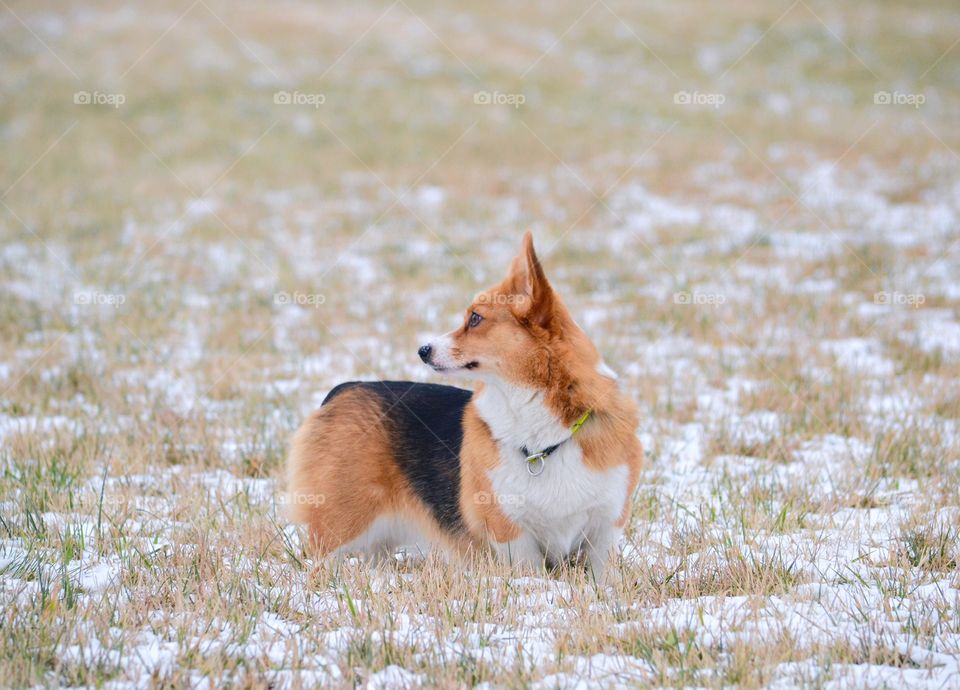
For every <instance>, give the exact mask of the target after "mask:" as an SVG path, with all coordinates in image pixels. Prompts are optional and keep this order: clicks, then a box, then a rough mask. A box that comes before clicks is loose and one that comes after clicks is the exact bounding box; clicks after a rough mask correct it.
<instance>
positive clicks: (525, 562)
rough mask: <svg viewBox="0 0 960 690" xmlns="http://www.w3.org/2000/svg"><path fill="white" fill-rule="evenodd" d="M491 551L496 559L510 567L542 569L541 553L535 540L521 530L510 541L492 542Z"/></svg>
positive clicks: (528, 533)
mask: <svg viewBox="0 0 960 690" xmlns="http://www.w3.org/2000/svg"><path fill="white" fill-rule="evenodd" d="M492 545H493V550H494V551H495V552H496V554H497V557H498V558H499V559H500V560H501V561H502V562H503V563H507V564H508V565H510V566H511V567H521V568H527V567H528V568H531V569H538V568H541V567H543V560H544V556H543V551H542V550H541V548H540V544H539V543H538V542H537V540H536V538H535V537H534V536H533V535H532V534H530V532H529V531H527V530H523V531H522V532H520V535H519V536H518V537H517V538H515V539H512V540H510V541H504V542H497V541H493V542H492Z"/></svg>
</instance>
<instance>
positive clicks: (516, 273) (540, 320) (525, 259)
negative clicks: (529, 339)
mask: <svg viewBox="0 0 960 690" xmlns="http://www.w3.org/2000/svg"><path fill="white" fill-rule="evenodd" d="M507 281H508V283H509V284H510V288H511V292H512V293H513V294H515V295H520V296H523V297H526V298H527V299H525V300H523V301H522V302H519V303H517V304H515V305H514V306H515V312H516V314H517V315H518V316H521V317H522V318H525V319H526V320H528V321H530V322H531V323H535V324H537V325H538V326H540V327H542V328H546V327H547V326H548V324H549V322H550V317H551V315H552V314H553V288H551V287H550V283H549V282H548V281H547V276H546V275H545V274H544V272H543V266H541V265H540V260H539V259H538V258H537V253H536V252H535V251H534V249H533V233H531V232H530V231H529V230H527V231H526V232H525V233H524V234H523V245H522V246H521V247H520V253H519V254H517V255H516V256H515V257H513V261H512V262H511V263H510V272H509V273H508V274H507Z"/></svg>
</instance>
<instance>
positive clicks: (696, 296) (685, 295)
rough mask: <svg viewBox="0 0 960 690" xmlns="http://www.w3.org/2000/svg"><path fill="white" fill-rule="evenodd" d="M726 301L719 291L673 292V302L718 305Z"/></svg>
mask: <svg viewBox="0 0 960 690" xmlns="http://www.w3.org/2000/svg"><path fill="white" fill-rule="evenodd" d="M726 301H727V298H726V296H725V295H724V294H723V293H720V292H696V291H694V292H689V291H687V290H681V291H680V292H675V293H673V303H674V304H683V305H694V306H708V307H718V306H720V305H721V304H724V303H725V302H726Z"/></svg>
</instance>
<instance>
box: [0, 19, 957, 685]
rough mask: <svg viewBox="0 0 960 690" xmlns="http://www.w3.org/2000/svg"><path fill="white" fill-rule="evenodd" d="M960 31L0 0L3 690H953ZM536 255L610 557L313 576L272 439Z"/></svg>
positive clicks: (331, 570)
mask: <svg viewBox="0 0 960 690" xmlns="http://www.w3.org/2000/svg"><path fill="white" fill-rule="evenodd" d="M958 36H960V12H958V10H957V7H956V6H955V5H954V4H951V3H948V2H931V3H923V4H922V5H918V4H917V3H900V2H889V3H883V4H882V5H876V4H874V3H853V4H849V3H844V4H843V5H842V6H835V5H834V4H833V3H825V2H817V3H814V2H807V1H806V0H798V2H794V3H793V4H790V3H789V2H784V3H769V2H760V1H753V0H749V1H748V2H745V3H736V4H735V5H732V4H729V3H710V2H705V1H703V2H694V1H689V0H685V1H684V2H677V3H670V4H667V5H665V6H662V7H657V8H649V7H644V6H643V5H642V4H641V3H628V2H613V1H612V0H598V1H597V2H595V3H593V4H592V5H591V4H589V3H573V2H559V3H539V4H536V5H533V4H530V5H518V4H517V3H503V2H493V3H486V4H483V5H474V4H472V3H441V4H436V5H428V4H421V3H418V2H412V1H408V0H397V2H394V3H392V4H390V3H376V4H371V3H361V4H358V5H353V4H343V5H342V6H341V7H327V6H325V5H323V6H321V5H315V4H312V3H307V2H301V1H300V0H284V1H281V2H277V3H256V2H252V1H246V0H244V1H241V2H232V3H226V2H213V1H212V0H196V1H195V2H192V4H191V2H189V1H188V0H183V1H181V2H167V3H146V4H135V5H130V4H124V3H118V2H113V0H106V1H104V2H97V3H91V4H79V3H67V2H51V1H48V0H38V1H36V2H29V3H28V2H8V3H0V40H2V44H3V46H4V48H3V52H2V67H3V69H2V70H0V92H2V99H0V138H2V141H3V156H2V157H0V158H2V162H0V242H2V244H0V477H2V479H0V608H2V616H0V686H3V687H59V686H91V687H109V688H124V689H125V688H134V687H188V686H194V687H224V686H242V687H256V688H261V687H316V686H323V687H353V686H356V685H362V686H366V687H375V688H376V687H380V688H387V687H416V686H421V685H423V686H429V687H458V686H460V687H474V686H479V687H485V688H495V687H496V688H499V687H534V688H544V689H547V688H574V687H584V688H586V687H594V686H597V687H662V686H667V687H678V686H693V687H714V688H719V687H729V686H739V687H744V688H756V687H770V688H792V687H824V688H862V687H877V688H881V687H887V688H903V687H929V688H948V687H960V570H958V567H957V565H958V559H960V547H958V542H960V429H958V421H960V288H958V276H960V153H958V152H960V133H958V130H957V128H956V122H957V117H958V113H960V45H958V40H957V37H958ZM528 227H529V228H532V229H533V231H534V233H535V235H536V238H537V242H538V246H539V248H540V251H541V254H542V255H543V258H544V262H545V264H546V268H547V271H548V274H549V275H550V276H551V277H552V279H553V280H554V282H555V284H556V285H557V286H558V287H559V289H560V290H561V291H562V292H563V294H564V295H565V297H566V299H567V302H568V304H569V305H570V307H571V309H572V311H573V312H574V315H575V316H576V317H577V319H578V321H579V322H580V323H581V324H582V325H583V326H584V328H586V330H588V332H589V333H590V334H591V335H592V336H593V337H594V339H595V341H596V342H597V343H598V345H599V347H600V349H601V350H602V351H603V353H604V357H605V359H606V361H607V362H608V363H610V364H611V365H612V366H613V367H614V368H615V369H616V370H618V371H619V373H620V380H621V382H622V385H623V386H625V387H626V388H627V389H628V390H630V391H631V392H632V393H633V394H634V395H635V397H636V399H637V401H638V402H639V404H640V406H641V410H642V422H641V436H642V440H643V443H644V447H645V448H646V451H647V464H646V466H645V469H644V472H643V475H642V478H641V485H640V488H639V490H638V492H637V495H636V497H635V510H634V515H633V519H632V521H631V523H630V525H629V529H628V532H627V536H626V539H625V541H624V543H623V544H622V548H621V551H620V557H619V559H618V562H617V564H616V568H615V570H616V573H617V575H618V579H619V584H618V585H617V586H615V587H613V588H610V589H600V590H598V589H597V588H596V587H594V586H593V585H592V584H591V583H590V582H588V581H586V579H585V578H584V577H582V576H581V575H579V574H578V573H572V572H564V573H559V574H555V575H550V576H543V577H519V578H518V577H513V578H511V577H509V576H508V573H506V572H504V571H503V570H502V569H501V568H499V567H498V566H496V565H494V564H487V563H477V564H474V565H473V566H471V567H470V568H465V567H464V566H463V565H462V564H459V563H456V562H454V563H446V562H443V561H442V560H441V559H429V560H428V561H427V562H422V561H416V560H413V559H408V558H405V557H404V556H403V555H402V554H401V555H399V556H398V559H397V563H396V564H395V565H394V564H391V565H390V566H389V567H386V566H380V567H377V568H371V567H366V566H361V565H360V564H357V563H347V564H345V565H344V566H343V567H342V568H335V567H333V566H332V565H331V564H327V563H322V562H315V561H313V560H311V559H310V558H309V555H308V554H306V553H305V552H304V551H303V549H302V547H301V542H300V535H299V534H298V532H297V530H296V529H294V528H293V527H291V526H290V525H288V524H287V523H286V522H285V520H284V517H283V505H282V499H281V495H282V494H281V488H282V486H281V481H282V479H281V478H282V465H283V460H284V453H285V444H286V440H287V438H288V436H289V434H290V433H291V432H292V431H293V429H295V427H296V426H297V424H298V423H299V421H300V420H301V419H302V418H303V416H304V415H305V414H306V413H307V412H309V411H310V410H311V409H312V408H313V407H315V406H316V405H318V404H319V401H320V400H321V399H322V398H323V396H324V395H325V393H326V392H327V391H328V390H329V389H330V388H331V387H332V386H333V385H335V384H336V383H337V382H339V381H342V380H345V379H351V378H413V379H417V380H430V376H429V375H428V373H427V372H426V371H425V370H424V368H423V367H422V366H420V365H418V363H417V358H416V356H415V351H416V348H417V346H418V345H419V344H420V342H421V341H422V340H421V338H422V336H423V335H424V334H426V333H436V332H439V331H443V330H446V329H448V328H450V327H451V325H452V324H453V323H455V322H457V321H458V320H459V319H460V316H461V310H462V308H463V307H464V306H465V304H466V301H467V300H468V299H469V298H470V297H471V296H472V295H473V294H474V293H475V292H476V291H477V290H478V289H479V288H481V287H483V286H485V285H487V284H489V283H490V282H492V281H494V280H496V279H498V278H499V277H500V275H501V273H502V272H503V271H504V270H505V267H506V265H507V262H508V259H509V257H510V256H511V254H512V253H513V251H514V250H515V249H516V246H517V242H518V239H519V236H520V233H521V231H522V230H523V229H525V228H528Z"/></svg>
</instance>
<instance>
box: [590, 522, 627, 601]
mask: <svg viewBox="0 0 960 690" xmlns="http://www.w3.org/2000/svg"><path fill="white" fill-rule="evenodd" d="M622 533H623V530H622V529H620V528H618V527H616V526H614V525H603V526H599V527H596V528H595V529H592V530H590V532H589V533H588V534H586V535H584V540H583V546H584V550H585V552H586V561H587V574H588V575H590V576H591V577H592V578H593V580H594V582H596V583H597V584H598V585H599V586H601V587H608V586H611V585H613V584H614V582H615V574H614V573H613V572H612V571H611V569H610V559H611V558H613V555H614V551H615V547H616V546H617V543H618V542H619V541H620V535H621V534H622Z"/></svg>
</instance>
